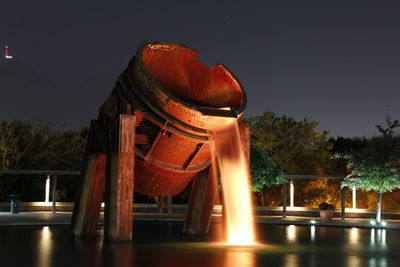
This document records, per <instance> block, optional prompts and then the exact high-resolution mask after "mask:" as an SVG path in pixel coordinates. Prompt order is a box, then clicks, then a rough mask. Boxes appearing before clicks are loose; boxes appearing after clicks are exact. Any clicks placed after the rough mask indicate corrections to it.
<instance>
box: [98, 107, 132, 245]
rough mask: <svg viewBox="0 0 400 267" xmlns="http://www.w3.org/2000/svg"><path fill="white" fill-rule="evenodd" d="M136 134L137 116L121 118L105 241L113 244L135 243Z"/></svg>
mask: <svg viewBox="0 0 400 267" xmlns="http://www.w3.org/2000/svg"><path fill="white" fill-rule="evenodd" d="M135 131H136V118H135V116H134V115H126V114H120V115H119V125H118V131H117V134H118V135H117V136H118V141H117V151H116V152H112V153H111V155H110V158H109V162H108V168H107V183H106V185H107V186H106V198H105V199H106V204H105V205H106V210H105V214H104V238H105V239H106V240H109V241H125V240H132V228H133V194H134V165H135Z"/></svg>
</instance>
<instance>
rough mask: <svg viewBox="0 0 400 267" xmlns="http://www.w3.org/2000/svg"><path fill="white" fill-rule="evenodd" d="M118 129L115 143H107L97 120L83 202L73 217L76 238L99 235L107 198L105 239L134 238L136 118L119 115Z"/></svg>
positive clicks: (91, 136)
mask: <svg viewBox="0 0 400 267" xmlns="http://www.w3.org/2000/svg"><path fill="white" fill-rule="evenodd" d="M114 130H115V134H114V135H112V136H115V137H116V138H115V140H108V141H107V140H106V139H105V138H104V136H105V133H104V132H102V131H101V129H99V124H98V123H97V122H96V121H94V122H92V124H91V132H90V134H89V140H88V146H87V152H86V153H87V156H86V160H85V162H86V163H85V166H84V172H83V177H82V181H81V185H80V189H79V192H78V194H79V199H78V201H77V203H76V205H75V208H74V214H73V218H72V227H73V231H74V234H75V235H76V236H80V237H90V236H94V235H95V234H96V230H97V224H98V221H99V216H100V211H101V203H102V201H103V198H104V195H105V216H104V239H106V240H110V241H125V240H131V239H132V226H133V218H132V216H133V194H134V163H135V151H134V150H135V131H136V118H135V116H134V115H126V114H121V115H119V120H118V123H117V127H116V128H115V129H114ZM105 193H106V194H105Z"/></svg>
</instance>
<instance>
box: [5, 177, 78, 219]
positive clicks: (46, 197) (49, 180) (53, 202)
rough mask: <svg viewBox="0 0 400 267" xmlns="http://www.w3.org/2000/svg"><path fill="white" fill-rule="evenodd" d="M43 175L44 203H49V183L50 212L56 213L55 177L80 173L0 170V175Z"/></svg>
mask: <svg viewBox="0 0 400 267" xmlns="http://www.w3.org/2000/svg"><path fill="white" fill-rule="evenodd" d="M5 174H11V175H32V174H34V175H43V176H46V184H45V195H44V201H45V202H46V203H48V202H50V201H49V200H50V183H51V184H52V187H51V212H52V213H56V211H57V206H56V192H57V175H63V176H64V175H67V176H78V175H80V174H81V172H80V171H65V170H0V175H5Z"/></svg>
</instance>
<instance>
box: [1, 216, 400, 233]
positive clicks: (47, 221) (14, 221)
mask: <svg viewBox="0 0 400 267" xmlns="http://www.w3.org/2000/svg"><path fill="white" fill-rule="evenodd" d="M71 215H72V213H71V212H58V213H55V214H54V213H50V212H21V213H19V214H10V213H9V212H0V227H1V226H57V225H69V224H70V221H71ZM102 215H103V214H102ZM102 215H101V216H100V225H102V224H103V216H102ZM184 219H185V215H184V214H167V213H161V214H160V213H135V215H134V220H135V221H183V220H184ZM254 220H255V221H256V223H261V224H275V225H291V224H293V225H302V226H311V225H315V226H331V227H361V228H385V229H394V230H400V220H385V222H386V223H387V224H386V226H382V225H372V224H371V223H370V221H371V220H370V219H353V218H349V219H345V220H342V219H334V220H333V221H331V222H321V221H320V219H319V218H310V217H299V216H288V217H286V218H282V217H281V216H255V218H254ZM213 221H221V215H214V216H213Z"/></svg>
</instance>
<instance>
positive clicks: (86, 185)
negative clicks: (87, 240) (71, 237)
mask: <svg viewBox="0 0 400 267" xmlns="http://www.w3.org/2000/svg"><path fill="white" fill-rule="evenodd" d="M83 175H84V176H83V184H82V186H81V192H80V199H79V202H78V206H77V208H75V210H74V220H73V227H74V229H73V230H74V234H75V236H80V237H91V236H94V235H95V234H96V229H97V224H98V221H99V215H100V210H101V202H102V200H103V196H104V187H105V175H106V154H105V153H103V154H98V153H93V154H90V155H89V156H88V159H87V164H86V170H85V173H84V174H83Z"/></svg>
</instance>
